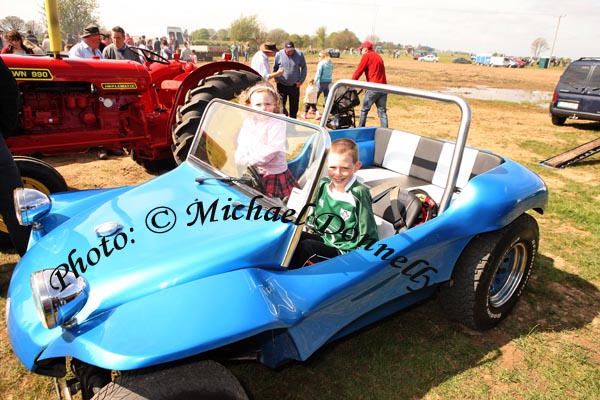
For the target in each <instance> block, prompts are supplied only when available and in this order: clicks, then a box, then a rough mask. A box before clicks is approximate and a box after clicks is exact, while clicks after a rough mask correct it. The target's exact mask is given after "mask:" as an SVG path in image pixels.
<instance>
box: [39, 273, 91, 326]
mask: <svg viewBox="0 0 600 400" xmlns="http://www.w3.org/2000/svg"><path fill="white" fill-rule="evenodd" d="M30 281H31V290H32V292H33V300H34V302H35V305H36V308H37V310H38V315H39V317H40V319H41V320H42V323H43V324H44V326H45V327H46V328H48V329H51V328H54V327H55V326H59V325H63V326H64V327H65V328H69V327H71V326H72V325H74V324H76V323H77V320H76V319H75V315H76V314H77V313H78V312H79V311H81V309H82V308H83V306H84V305H85V303H86V302H87V299H88V295H89V287H88V284H87V282H86V280H85V278H83V277H82V276H79V277H76V276H75V274H74V273H73V272H70V271H66V270H64V269H61V268H55V269H44V270H41V271H37V272H34V273H33V274H31V277H30Z"/></svg>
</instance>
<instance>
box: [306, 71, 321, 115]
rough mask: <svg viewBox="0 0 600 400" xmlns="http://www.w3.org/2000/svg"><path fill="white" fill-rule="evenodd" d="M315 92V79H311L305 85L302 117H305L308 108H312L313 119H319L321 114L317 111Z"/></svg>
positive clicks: (316, 90)
mask: <svg viewBox="0 0 600 400" xmlns="http://www.w3.org/2000/svg"><path fill="white" fill-rule="evenodd" d="M317 93H319V88H318V87H317V86H316V85H315V80H314V79H311V80H310V82H308V86H307V87H306V94H305V95H304V112H303V113H302V119H306V114H307V113H308V110H310V109H311V108H312V110H313V111H314V112H315V119H316V120H317V121H318V120H320V119H321V115H320V114H319V112H318V111H317Z"/></svg>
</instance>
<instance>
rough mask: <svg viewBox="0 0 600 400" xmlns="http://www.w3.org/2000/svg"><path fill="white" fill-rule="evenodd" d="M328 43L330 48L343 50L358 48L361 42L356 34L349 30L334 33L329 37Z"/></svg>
mask: <svg viewBox="0 0 600 400" xmlns="http://www.w3.org/2000/svg"><path fill="white" fill-rule="evenodd" d="M327 42H328V43H329V46H331V47H335V48H337V49H342V50H343V49H348V48H352V47H358V46H359V45H360V40H358V38H357V37H356V35H355V34H354V32H350V31H349V30H348V29H344V30H343V31H338V32H333V33H332V34H331V35H329V39H328V40H327Z"/></svg>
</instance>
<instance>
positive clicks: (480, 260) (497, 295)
mask: <svg viewBox="0 0 600 400" xmlns="http://www.w3.org/2000/svg"><path fill="white" fill-rule="evenodd" d="M538 241H539V228H538V225H537V222H536V221H535V219H534V218H533V217H532V216H530V215H528V214H523V215H521V216H520V217H519V218H517V219H516V220H515V221H513V222H512V223H511V224H509V225H508V226H506V227H504V228H502V229H500V230H497V231H494V232H489V233H484V234H481V235H478V236H476V237H475V238H474V239H473V240H472V241H471V242H470V243H469V244H468V245H467V247H466V248H465V250H464V251H463V253H462V254H461V256H460V257H459V259H458V261H457V263H456V266H455V268H454V273H453V275H452V280H451V281H450V282H449V283H448V284H446V285H444V286H442V287H441V289H440V301H441V306H442V308H443V309H444V311H445V312H446V315H447V316H448V318H450V319H453V320H456V321H458V322H461V323H463V324H465V325H467V326H468V327H470V328H473V329H477V330H485V329H490V328H492V327H494V326H495V325H497V324H498V323H499V322H500V321H502V320H503V319H504V318H505V317H506V316H507V315H508V314H509V313H510V311H511V310H512V308H513V306H514V305H515V304H516V302H517V300H518V299H519V297H521V294H522V293H523V289H524V288H525V285H526V284H527V281H528V280H529V275H530V274H531V269H532V267H533V263H534V262H535V255H536V254H537V249H538Z"/></svg>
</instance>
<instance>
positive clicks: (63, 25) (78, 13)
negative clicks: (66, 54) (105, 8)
mask: <svg viewBox="0 0 600 400" xmlns="http://www.w3.org/2000/svg"><path fill="white" fill-rule="evenodd" d="M57 6H58V23H59V25H60V31H61V32H62V34H63V36H66V35H67V34H69V33H74V34H79V33H82V32H83V28H85V27H86V26H87V25H88V24H91V23H95V24H97V23H98V17H97V16H96V11H97V9H98V3H97V2H96V0H58V1H57ZM42 14H43V17H44V27H46V25H47V20H48V18H47V16H46V10H45V9H44V10H43V11H42Z"/></svg>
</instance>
